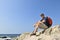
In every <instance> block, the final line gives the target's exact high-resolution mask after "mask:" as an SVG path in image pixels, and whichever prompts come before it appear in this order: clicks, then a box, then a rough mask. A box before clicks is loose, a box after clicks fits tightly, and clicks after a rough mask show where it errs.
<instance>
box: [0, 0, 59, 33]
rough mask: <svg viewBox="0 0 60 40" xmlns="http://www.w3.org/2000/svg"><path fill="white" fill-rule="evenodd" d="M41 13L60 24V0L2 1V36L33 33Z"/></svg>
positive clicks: (0, 0)
mask: <svg viewBox="0 0 60 40" xmlns="http://www.w3.org/2000/svg"><path fill="white" fill-rule="evenodd" d="M40 13H44V14H45V15H46V16H50V17H51V18H52V19H53V26H54V25H56V24H60V0H0V34H19V33H23V32H32V31H33V29H34V27H33V26H32V25H33V24H34V23H35V22H37V21H38V20H40V19H41V17H40V16H39V15H40Z"/></svg>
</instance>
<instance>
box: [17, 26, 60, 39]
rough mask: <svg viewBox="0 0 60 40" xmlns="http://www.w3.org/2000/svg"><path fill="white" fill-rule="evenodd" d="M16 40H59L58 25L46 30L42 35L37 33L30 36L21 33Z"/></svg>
mask: <svg viewBox="0 0 60 40" xmlns="http://www.w3.org/2000/svg"><path fill="white" fill-rule="evenodd" d="M37 35H38V36H37ZM16 40H60V25H56V26H54V27H53V28H48V29H47V30H46V31H45V32H44V33H43V34H42V33H41V32H37V33H36V35H33V36H30V33H23V34H21V35H20V37H18V38H17V39H16Z"/></svg>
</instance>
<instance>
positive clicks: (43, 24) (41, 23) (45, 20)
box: [31, 13, 52, 35]
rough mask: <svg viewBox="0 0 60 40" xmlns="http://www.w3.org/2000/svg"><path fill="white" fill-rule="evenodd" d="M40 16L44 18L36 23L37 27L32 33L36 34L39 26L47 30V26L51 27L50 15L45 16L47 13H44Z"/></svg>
mask: <svg viewBox="0 0 60 40" xmlns="http://www.w3.org/2000/svg"><path fill="white" fill-rule="evenodd" d="M40 16H41V18H42V19H41V20H40V21H38V22H37V23H36V24H34V27H35V29H34V31H33V33H32V34H31V35H36V32H37V31H38V28H43V29H44V31H45V30H46V29H47V28H49V27H51V25H52V20H51V19H50V21H51V22H50V24H49V21H48V17H45V15H44V14H43V13H42V14H41V15H40ZM44 31H42V33H44Z"/></svg>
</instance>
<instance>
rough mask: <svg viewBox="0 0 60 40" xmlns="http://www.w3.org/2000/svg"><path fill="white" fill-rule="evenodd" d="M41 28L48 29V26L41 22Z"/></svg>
mask: <svg viewBox="0 0 60 40" xmlns="http://www.w3.org/2000/svg"><path fill="white" fill-rule="evenodd" d="M39 28H42V29H47V28H48V26H46V25H45V24H44V23H40V25H39Z"/></svg>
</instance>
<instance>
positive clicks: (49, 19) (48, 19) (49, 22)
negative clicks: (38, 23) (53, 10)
mask: <svg viewBox="0 0 60 40" xmlns="http://www.w3.org/2000/svg"><path fill="white" fill-rule="evenodd" d="M47 22H48V24H49V25H52V19H51V18H50V17H47Z"/></svg>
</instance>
